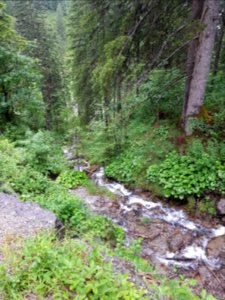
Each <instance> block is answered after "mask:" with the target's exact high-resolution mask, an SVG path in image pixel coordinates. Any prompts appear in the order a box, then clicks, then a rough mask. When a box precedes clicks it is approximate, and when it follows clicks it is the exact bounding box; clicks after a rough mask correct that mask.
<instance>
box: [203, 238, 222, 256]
mask: <svg viewBox="0 0 225 300" xmlns="http://www.w3.org/2000/svg"><path fill="white" fill-rule="evenodd" d="M206 253H207V255H208V256H216V257H221V258H222V257H224V258H225V235H222V236H218V237H215V238H213V239H211V240H210V241H209V242H208V245H207V248H206Z"/></svg>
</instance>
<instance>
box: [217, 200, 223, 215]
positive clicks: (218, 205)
mask: <svg viewBox="0 0 225 300" xmlns="http://www.w3.org/2000/svg"><path fill="white" fill-rule="evenodd" d="M217 210H218V213H219V214H220V215H225V198H222V199H220V200H219V202H218V203H217Z"/></svg>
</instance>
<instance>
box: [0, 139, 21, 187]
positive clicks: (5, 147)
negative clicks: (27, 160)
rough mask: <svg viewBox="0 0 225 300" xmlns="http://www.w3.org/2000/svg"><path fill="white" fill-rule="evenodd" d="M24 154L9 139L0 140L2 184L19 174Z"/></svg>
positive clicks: (0, 178) (0, 175) (0, 179)
mask: <svg viewBox="0 0 225 300" xmlns="http://www.w3.org/2000/svg"><path fill="white" fill-rule="evenodd" d="M21 161H22V153H20V151H19V150H18V149H16V148H15V147H14V145H13V144H12V143H11V142H9V141H8V140H7V139H2V140H0V182H1V183H8V181H9V180H10V179H11V178H13V177H15V176H17V175H18V173H19V168H18V166H19V164H20V163H21Z"/></svg>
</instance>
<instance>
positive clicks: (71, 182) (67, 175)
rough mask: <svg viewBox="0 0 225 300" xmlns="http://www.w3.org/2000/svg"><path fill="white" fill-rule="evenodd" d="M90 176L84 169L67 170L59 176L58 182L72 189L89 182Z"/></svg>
mask: <svg viewBox="0 0 225 300" xmlns="http://www.w3.org/2000/svg"><path fill="white" fill-rule="evenodd" d="M87 180H88V177H87V175H86V174H85V173H84V172H82V171H73V170H69V171H65V172H63V173H61V174H60V175H59V176H58V177H57V180H56V181H57V182H58V183H59V184H61V185H63V186H64V187H66V188H68V189H71V188H77V187H79V186H81V185H85V184H86V183H87Z"/></svg>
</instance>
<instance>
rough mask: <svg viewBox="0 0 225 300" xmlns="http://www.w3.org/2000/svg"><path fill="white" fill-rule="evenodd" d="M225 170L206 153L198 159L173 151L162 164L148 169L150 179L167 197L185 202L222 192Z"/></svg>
mask: <svg viewBox="0 0 225 300" xmlns="http://www.w3.org/2000/svg"><path fill="white" fill-rule="evenodd" d="M224 167H225V166H224V165H222V164H221V163H220V162H219V161H217V160H216V161H215V160H214V159H213V158H211V157H210V156H209V155H208V154H206V153H205V154H203V155H202V157H199V158H198V157H196V158H195V157H193V156H188V155H180V154H178V153H176V152H172V153H171V154H169V155H168V156H167V158H166V159H165V160H164V161H163V162H162V163H161V164H159V165H151V166H150V167H149V168H148V170H147V178H148V180H149V181H150V182H153V183H154V182H158V183H159V184H160V185H161V186H162V187H163V194H164V196H165V197H171V196H172V197H175V198H180V199H183V198H184V197H188V196H190V195H196V196H200V195H202V194H203V193H204V192H205V191H207V190H211V191H214V190H217V189H220V188H221V187H220V185H221V181H222V180H223V174H224V173H223V172H224V171H223V170H224Z"/></svg>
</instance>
